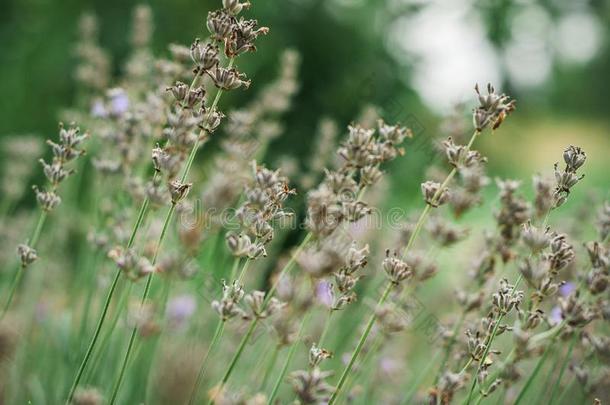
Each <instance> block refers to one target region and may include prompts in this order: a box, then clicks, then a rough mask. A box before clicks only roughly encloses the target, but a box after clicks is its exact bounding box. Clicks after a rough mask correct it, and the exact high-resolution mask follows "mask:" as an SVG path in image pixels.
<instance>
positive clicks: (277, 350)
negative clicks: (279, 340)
mask: <svg viewBox="0 0 610 405" xmlns="http://www.w3.org/2000/svg"><path fill="white" fill-rule="evenodd" d="M280 349H281V346H280V345H279V344H277V345H275V347H274V348H273V352H272V353H271V358H270V359H269V363H267V368H266V369H265V373H264V374H263V379H262V380H261V385H260V386H259V389H258V390H259V392H263V391H265V387H267V382H268V381H269V377H270V376H271V372H272V371H273V369H274V368H275V362H276V361H277V356H278V354H279V353H280Z"/></svg>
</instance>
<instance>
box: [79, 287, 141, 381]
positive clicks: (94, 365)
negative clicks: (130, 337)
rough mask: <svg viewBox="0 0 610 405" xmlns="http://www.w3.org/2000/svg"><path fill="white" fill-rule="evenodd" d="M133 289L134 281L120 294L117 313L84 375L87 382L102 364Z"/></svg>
mask: <svg viewBox="0 0 610 405" xmlns="http://www.w3.org/2000/svg"><path fill="white" fill-rule="evenodd" d="M132 289H133V283H129V284H128V285H127V288H126V289H125V288H123V291H122V292H119V294H121V296H120V297H119V302H118V304H117V305H116V308H115V314H114V316H113V317H112V319H111V320H110V324H109V327H108V328H107V329H106V332H105V333H104V336H103V337H102V340H101V341H100V343H99V345H97V350H96V351H95V354H94V355H93V358H92V359H91V360H90V364H91V366H90V367H89V371H88V372H87V373H86V374H85V377H84V378H85V380H84V381H85V382H86V381H91V379H92V378H94V377H95V375H96V373H97V370H98V368H99V365H100V360H101V358H102V356H103V355H104V352H105V351H106V346H108V344H109V342H110V338H111V337H112V331H113V330H114V329H115V328H116V325H117V324H118V323H119V319H120V317H121V313H122V312H123V309H124V308H125V307H126V305H127V300H128V299H129V297H130V296H131V290H132ZM115 294H116V292H115Z"/></svg>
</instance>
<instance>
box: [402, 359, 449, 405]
mask: <svg viewBox="0 0 610 405" xmlns="http://www.w3.org/2000/svg"><path fill="white" fill-rule="evenodd" d="M440 355H441V351H440V350H437V351H436V354H435V355H434V357H433V358H432V360H431V361H429V362H427V364H426V367H425V369H424V370H423V371H422V372H421V373H420V372H418V373H416V377H415V382H414V383H413V384H411V389H410V390H409V391H408V392H407V394H406V395H405V397H404V398H403V400H402V401H401V403H400V405H407V404H410V403H412V401H411V399H412V398H413V396H414V395H415V393H416V392H417V389H418V388H419V387H420V386H421V383H422V382H423V381H424V378H426V375H427V374H428V371H430V369H431V368H432V366H433V365H434V363H436V360H437V359H438V357H439V356H440Z"/></svg>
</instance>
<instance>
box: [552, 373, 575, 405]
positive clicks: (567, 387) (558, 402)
mask: <svg viewBox="0 0 610 405" xmlns="http://www.w3.org/2000/svg"><path fill="white" fill-rule="evenodd" d="M574 384H576V378H572V381H571V382H570V383H569V384H568V385H567V386H566V387H565V388H564V389H563V391H561V394H560V395H559V398H558V399H557V402H554V403H553V404H562V403H563V399H564V398H565V396H566V394H567V393H568V392H570V391H572V387H573V386H574ZM550 403H551V402H549V404H550Z"/></svg>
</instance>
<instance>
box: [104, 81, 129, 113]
mask: <svg viewBox="0 0 610 405" xmlns="http://www.w3.org/2000/svg"><path fill="white" fill-rule="evenodd" d="M108 98H109V99H110V112H111V113H112V114H113V115H117V116H120V115H123V114H124V113H125V112H127V109H129V96H127V93H126V92H125V90H123V89H121V88H116V89H112V90H110V91H109V92H108Z"/></svg>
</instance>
